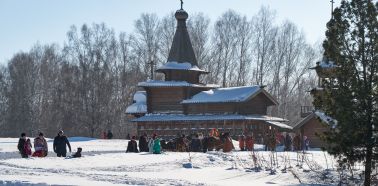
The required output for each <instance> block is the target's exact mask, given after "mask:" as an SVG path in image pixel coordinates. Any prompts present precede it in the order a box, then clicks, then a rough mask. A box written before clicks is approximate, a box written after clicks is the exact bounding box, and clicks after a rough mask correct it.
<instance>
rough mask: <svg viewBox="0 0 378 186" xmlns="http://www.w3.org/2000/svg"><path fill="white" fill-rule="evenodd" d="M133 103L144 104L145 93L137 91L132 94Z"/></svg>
mask: <svg viewBox="0 0 378 186" xmlns="http://www.w3.org/2000/svg"><path fill="white" fill-rule="evenodd" d="M134 101H135V102H137V103H138V102H144V103H145V102H146V91H137V92H135V94H134Z"/></svg>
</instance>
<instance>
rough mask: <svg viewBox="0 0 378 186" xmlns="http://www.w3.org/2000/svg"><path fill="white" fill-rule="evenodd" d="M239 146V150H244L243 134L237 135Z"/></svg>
mask: <svg viewBox="0 0 378 186" xmlns="http://www.w3.org/2000/svg"><path fill="white" fill-rule="evenodd" d="M239 148H240V151H245V137H244V135H241V136H239Z"/></svg>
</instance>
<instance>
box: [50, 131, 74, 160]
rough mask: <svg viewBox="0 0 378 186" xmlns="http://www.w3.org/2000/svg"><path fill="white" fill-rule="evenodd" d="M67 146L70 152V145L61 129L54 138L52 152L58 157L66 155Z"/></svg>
mask: <svg viewBox="0 0 378 186" xmlns="http://www.w3.org/2000/svg"><path fill="white" fill-rule="evenodd" d="M66 145H67V146H68V148H69V150H70V152H71V145H70V142H69V141H68V139H67V137H66V136H64V135H63V131H62V130H61V131H59V133H58V135H57V136H56V137H55V138H54V144H53V147H54V152H55V153H56V155H57V156H58V157H66V154H67V148H66Z"/></svg>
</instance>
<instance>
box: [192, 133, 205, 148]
mask: <svg viewBox="0 0 378 186" xmlns="http://www.w3.org/2000/svg"><path fill="white" fill-rule="evenodd" d="M190 149H191V151H192V152H201V150H202V144H201V140H200V139H199V136H198V134H196V135H195V137H194V138H192V141H191V143H190Z"/></svg>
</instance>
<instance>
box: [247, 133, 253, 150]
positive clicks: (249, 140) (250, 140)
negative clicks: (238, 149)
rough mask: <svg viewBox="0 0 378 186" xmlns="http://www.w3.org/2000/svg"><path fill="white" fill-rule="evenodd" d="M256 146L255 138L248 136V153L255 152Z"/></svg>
mask: <svg viewBox="0 0 378 186" xmlns="http://www.w3.org/2000/svg"><path fill="white" fill-rule="evenodd" d="M254 145H255V142H254V140H253V137H252V136H247V139H246V148H247V150H248V151H253V148H254Z"/></svg>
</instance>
